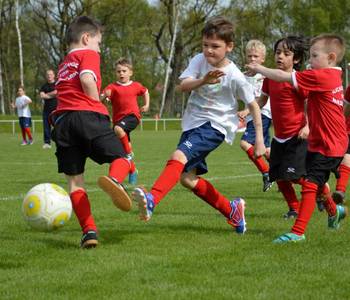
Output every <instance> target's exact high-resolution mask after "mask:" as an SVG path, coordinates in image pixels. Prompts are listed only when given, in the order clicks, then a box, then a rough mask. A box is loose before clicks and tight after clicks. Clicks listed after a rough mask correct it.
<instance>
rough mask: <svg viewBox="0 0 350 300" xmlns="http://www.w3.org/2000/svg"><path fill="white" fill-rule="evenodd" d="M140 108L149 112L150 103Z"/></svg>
mask: <svg viewBox="0 0 350 300" xmlns="http://www.w3.org/2000/svg"><path fill="white" fill-rule="evenodd" d="M140 110H141V112H143V113H144V112H148V110H149V105H144V106H142V107H141V108H140Z"/></svg>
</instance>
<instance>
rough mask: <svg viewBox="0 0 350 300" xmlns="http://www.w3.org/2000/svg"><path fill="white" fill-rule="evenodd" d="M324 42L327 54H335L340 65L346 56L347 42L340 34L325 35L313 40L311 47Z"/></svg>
mask: <svg viewBox="0 0 350 300" xmlns="http://www.w3.org/2000/svg"><path fill="white" fill-rule="evenodd" d="M317 42H323V43H324V46H325V50H326V51H327V52H335V54H336V55H337V63H340V62H341V61H342V59H343V57H344V54H345V40H344V39H343V37H341V36H340V35H338V34H332V33H324V34H320V35H318V36H316V37H314V38H313V39H311V46H313V45H314V44H316V43H317Z"/></svg>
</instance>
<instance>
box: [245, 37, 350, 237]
mask: <svg viewBox="0 0 350 300" xmlns="http://www.w3.org/2000/svg"><path fill="white" fill-rule="evenodd" d="M344 53H345V41H344V39H343V38H342V37H341V36H339V35H335V34H322V35H319V36H316V37H315V38H313V39H312V40H311V48H310V59H309V62H310V66H311V70H305V71H296V72H292V73H289V72H284V71H282V70H278V69H268V68H266V67H264V66H261V65H258V64H250V65H248V67H249V69H250V70H252V71H254V72H259V73H261V74H263V75H265V76H266V77H267V78H270V79H271V80H276V81H278V82H287V83H289V84H293V86H294V87H295V88H296V89H298V90H299V91H300V92H301V93H305V94H306V95H307V116H308V121H309V128H310V134H309V136H308V151H307V157H306V174H305V176H303V178H302V179H301V180H300V183H301V185H302V192H301V194H302V200H301V204H300V208H299V213H298V216H297V218H296V220H295V223H294V226H293V227H292V229H291V232H289V233H286V234H283V235H281V236H280V237H278V238H277V239H276V240H274V242H275V243H288V242H298V241H303V240H305V235H304V232H305V230H306V227H307V225H308V223H309V221H310V219H311V216H312V213H313V211H314V209H315V207H316V197H317V194H318V192H319V190H322V195H323V199H324V207H325V209H326V211H327V213H328V228H330V229H338V228H339V226H340V221H341V220H343V219H344V218H345V217H346V215H347V208H346V207H344V206H341V205H336V203H335V202H334V201H333V199H332V196H331V193H330V190H329V187H328V185H327V184H326V183H327V181H328V179H329V176H330V173H331V172H336V171H337V168H338V167H339V165H340V163H341V161H342V159H343V157H344V154H345V153H346V150H347V148H348V135H347V131H346V125H345V118H344V114H343V105H344V94H343V84H342V70H341V68H339V67H337V64H338V63H340V62H341V60H342V59H343V57H344ZM300 102H301V103H303V102H304V101H303V100H302V99H300ZM271 104H272V102H271ZM272 118H273V117H272Z"/></svg>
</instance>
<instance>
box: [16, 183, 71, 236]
mask: <svg viewBox="0 0 350 300" xmlns="http://www.w3.org/2000/svg"><path fill="white" fill-rule="evenodd" d="M22 212H23V217H24V219H25V221H26V222H27V223H28V224H29V226H30V227H32V228H34V229H37V230H40V231H52V230H55V229H58V228H60V227H62V226H64V225H65V224H66V223H67V222H68V221H69V219H70V217H71V214H72V203H71V201H70V198H69V195H68V194H67V192H66V191H65V190H64V189H63V188H61V187H60V186H58V185H57V184H54V183H41V184H38V185H36V186H34V187H32V188H31V189H30V190H29V192H28V193H27V194H26V195H25V197H24V199H23V204H22Z"/></svg>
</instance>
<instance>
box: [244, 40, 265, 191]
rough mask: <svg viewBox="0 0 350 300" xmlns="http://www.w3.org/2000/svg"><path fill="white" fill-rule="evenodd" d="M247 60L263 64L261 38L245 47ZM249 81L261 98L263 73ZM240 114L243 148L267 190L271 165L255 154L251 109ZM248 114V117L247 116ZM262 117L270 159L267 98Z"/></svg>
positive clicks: (256, 94)
mask: <svg viewBox="0 0 350 300" xmlns="http://www.w3.org/2000/svg"><path fill="white" fill-rule="evenodd" d="M245 56H246V62H247V63H251V62H257V63H258V64H263V63H264V61H265V56H266V47H265V45H264V44H263V43H262V42H261V41H259V40H250V41H249V42H248V43H247V45H246V48H245ZM246 79H247V81H248V82H249V83H250V84H251V85H252V87H253V90H254V96H255V98H259V97H260V95H261V88H262V84H263V81H264V77H263V76H262V75H261V74H255V75H254V76H246ZM238 116H239V117H240V118H241V119H243V120H244V119H245V120H246V122H247V127H246V130H245V132H244V133H243V135H242V138H241V142H240V145H241V148H242V150H243V151H245V152H246V153H247V155H248V158H249V159H250V160H251V161H252V162H253V163H254V164H255V166H256V167H257V168H258V170H259V171H260V173H261V174H262V178H263V191H264V192H266V191H267V190H269V189H270V188H271V186H272V182H270V180H269V165H268V163H267V162H266V161H265V160H264V158H263V157H262V156H260V157H255V156H254V144H255V128H254V122H253V119H252V117H251V116H250V115H249V110H248V108H246V109H245V110H244V111H240V112H238ZM245 116H246V117H245ZM261 119H262V124H263V135H264V144H265V147H266V153H265V158H266V159H267V160H269V159H270V126H271V108H270V101H269V100H267V102H266V104H265V105H264V106H263V107H262V108H261Z"/></svg>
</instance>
